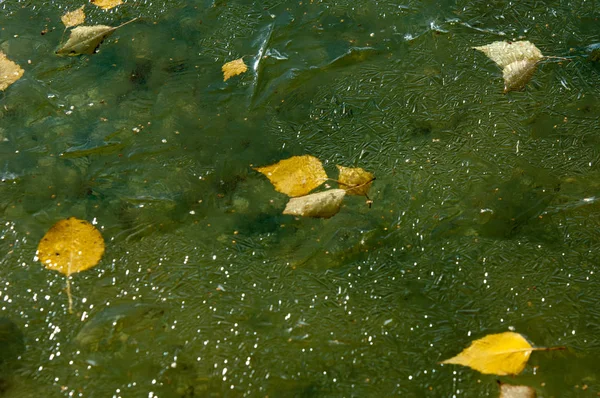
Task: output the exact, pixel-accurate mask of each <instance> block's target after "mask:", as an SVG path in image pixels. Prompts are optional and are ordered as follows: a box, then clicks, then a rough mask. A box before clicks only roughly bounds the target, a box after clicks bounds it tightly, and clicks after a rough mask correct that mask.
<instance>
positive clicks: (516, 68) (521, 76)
mask: <svg viewBox="0 0 600 398" xmlns="http://www.w3.org/2000/svg"><path fill="white" fill-rule="evenodd" d="M536 70H537V61H532V60H530V59H524V60H521V61H515V62H513V63H512V64H508V65H506V67H504V69H503V70H502V76H503V77H504V92H505V93H507V92H509V91H512V90H521V89H522V88H523V87H525V85H526V84H527V83H528V82H529V80H531V78H532V77H533V74H534V73H535V71H536Z"/></svg>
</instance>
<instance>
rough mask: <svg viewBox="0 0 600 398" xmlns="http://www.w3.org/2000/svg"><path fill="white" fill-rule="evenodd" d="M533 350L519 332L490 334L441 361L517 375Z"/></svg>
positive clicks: (481, 370)
mask: <svg viewBox="0 0 600 398" xmlns="http://www.w3.org/2000/svg"><path fill="white" fill-rule="evenodd" d="M533 350H534V348H532V347H531V345H530V344H529V342H528V341H527V340H525V338H524V337H523V336H521V335H520V334H518V333H513V332H504V333H498V334H489V335H487V336H485V337H483V338H481V339H479V340H475V341H473V342H472V343H471V345H470V346H469V347H467V348H465V349H464V350H463V351H462V352H461V353H460V354H458V355H457V356H455V357H453V358H450V359H446V360H445V361H443V362H441V363H443V364H455V365H464V366H468V367H470V368H473V369H475V370H477V371H479V372H481V373H485V374H495V375H499V376H504V375H517V374H519V373H521V371H522V370H523V369H524V368H525V364H526V363H527V360H528V359H529V356H530V355H531V351H533Z"/></svg>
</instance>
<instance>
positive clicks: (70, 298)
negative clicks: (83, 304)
mask: <svg viewBox="0 0 600 398" xmlns="http://www.w3.org/2000/svg"><path fill="white" fill-rule="evenodd" d="M67 297H68V298H69V314H72V313H73V296H72V295H71V277H70V276H67Z"/></svg>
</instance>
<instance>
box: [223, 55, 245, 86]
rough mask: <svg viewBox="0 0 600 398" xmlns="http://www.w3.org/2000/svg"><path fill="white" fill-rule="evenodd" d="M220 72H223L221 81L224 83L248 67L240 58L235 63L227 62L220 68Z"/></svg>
mask: <svg viewBox="0 0 600 398" xmlns="http://www.w3.org/2000/svg"><path fill="white" fill-rule="evenodd" d="M221 70H222V71H223V81H224V82H226V81H227V79H229V78H230V77H233V76H237V75H239V74H242V73H244V72H246V71H247V70H248V67H247V66H246V64H245V63H244V60H243V59H242V58H240V59H236V60H235V61H231V62H227V63H226V64H224V65H223V66H222V67H221Z"/></svg>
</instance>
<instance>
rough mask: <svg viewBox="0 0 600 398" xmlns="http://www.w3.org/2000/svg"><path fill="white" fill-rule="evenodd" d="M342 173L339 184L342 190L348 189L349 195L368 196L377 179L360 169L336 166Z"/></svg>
mask: <svg viewBox="0 0 600 398" xmlns="http://www.w3.org/2000/svg"><path fill="white" fill-rule="evenodd" d="M336 167H337V168H338V170H339V172H340V175H339V177H338V183H339V185H340V188H344V189H346V193H347V194H348V195H360V196H366V195H368V193H369V189H371V183H372V181H373V180H374V179H375V177H374V176H373V174H372V173H369V172H368V171H365V170H363V169H361V168H360V167H344V166H340V165H337V166H336Z"/></svg>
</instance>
